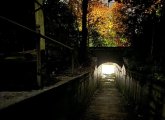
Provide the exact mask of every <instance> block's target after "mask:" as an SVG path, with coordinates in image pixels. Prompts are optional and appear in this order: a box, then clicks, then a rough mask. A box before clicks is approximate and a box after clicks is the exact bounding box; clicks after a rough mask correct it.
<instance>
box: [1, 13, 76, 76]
mask: <svg viewBox="0 0 165 120" xmlns="http://www.w3.org/2000/svg"><path fill="white" fill-rule="evenodd" d="M0 19H1V20H3V21H7V22H9V23H11V24H13V25H16V26H18V27H19V28H22V29H24V30H26V31H28V32H31V33H33V34H35V35H37V36H38V37H39V38H43V39H45V40H47V41H51V42H53V43H56V44H58V45H60V46H62V47H64V48H67V49H69V50H70V51H71V54H72V55H71V59H72V60H71V73H72V74H73V72H74V49H73V48H72V47H70V46H68V45H65V44H63V43H61V42H59V41H57V40H55V39H53V38H50V37H48V36H46V35H43V34H41V33H39V32H38V31H36V30H33V29H31V28H29V27H26V26H24V25H22V24H19V23H18V22H16V21H13V20H11V19H8V18H6V17H4V16H0ZM36 52H39V49H37V50H36ZM38 55H41V54H38ZM37 67H39V68H41V66H38V65H37Z"/></svg>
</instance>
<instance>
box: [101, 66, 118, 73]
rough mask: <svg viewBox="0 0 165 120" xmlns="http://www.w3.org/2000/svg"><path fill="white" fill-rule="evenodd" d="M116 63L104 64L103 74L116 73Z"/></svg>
mask: <svg viewBox="0 0 165 120" xmlns="http://www.w3.org/2000/svg"><path fill="white" fill-rule="evenodd" d="M114 68H115V67H114V65H102V74H112V73H114V72H115V71H114Z"/></svg>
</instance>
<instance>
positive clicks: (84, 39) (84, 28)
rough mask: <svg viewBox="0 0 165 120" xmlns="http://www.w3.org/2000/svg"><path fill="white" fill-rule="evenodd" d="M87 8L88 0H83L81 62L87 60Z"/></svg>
mask: <svg viewBox="0 0 165 120" xmlns="http://www.w3.org/2000/svg"><path fill="white" fill-rule="evenodd" d="M87 9H88V0H83V1H82V13H83V14H82V40H81V43H80V55H81V60H82V61H81V62H83V63H84V62H85V61H86V59H87V36H88V30H87Z"/></svg>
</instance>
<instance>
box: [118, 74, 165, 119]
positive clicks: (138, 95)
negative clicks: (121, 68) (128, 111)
mask: <svg viewBox="0 0 165 120" xmlns="http://www.w3.org/2000/svg"><path fill="white" fill-rule="evenodd" d="M116 80H117V85H118V87H119V89H120V91H121V92H122V93H123V95H124V96H125V98H126V100H127V101H128V103H127V104H128V105H129V106H130V107H132V109H133V110H134V112H135V114H136V115H137V116H138V117H139V119H142V120H143V119H145V120H164V119H165V88H164V86H165V83H164V81H163V80H156V79H153V78H152V77H149V76H147V75H142V74H139V73H135V72H131V71H127V72H126V75H122V73H118V74H117V77H116Z"/></svg>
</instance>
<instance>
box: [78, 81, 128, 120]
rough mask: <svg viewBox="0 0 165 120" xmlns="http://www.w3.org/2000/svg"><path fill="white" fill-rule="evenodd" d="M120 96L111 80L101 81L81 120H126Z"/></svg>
mask: <svg viewBox="0 0 165 120" xmlns="http://www.w3.org/2000/svg"><path fill="white" fill-rule="evenodd" d="M127 115H128V113H127V112H126V109H125V105H124V102H123V99H122V95H121V94H120V93H119V91H118V90H117V88H116V86H115V81H113V79H103V80H102V81H101V88H100V89H99V90H98V91H97V92H96V94H95V95H94V96H93V98H92V100H91V103H90V105H89V107H88V108H87V110H86V112H85V114H84V115H83V117H82V118H81V120H128V118H127Z"/></svg>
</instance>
